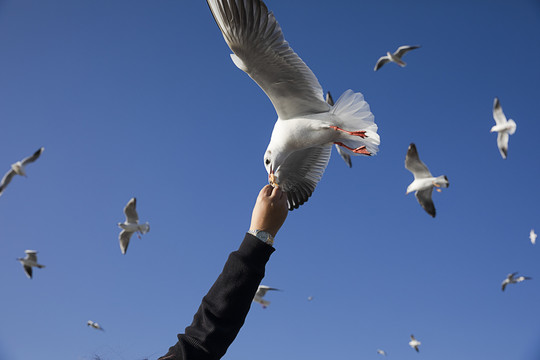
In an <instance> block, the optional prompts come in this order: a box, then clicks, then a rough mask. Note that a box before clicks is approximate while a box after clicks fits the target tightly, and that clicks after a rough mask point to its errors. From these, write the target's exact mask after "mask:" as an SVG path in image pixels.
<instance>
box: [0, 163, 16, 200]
mask: <svg viewBox="0 0 540 360" xmlns="http://www.w3.org/2000/svg"><path fill="white" fill-rule="evenodd" d="M15 175H16V173H15V171H14V170H13V169H11V170H9V171H8V172H7V173H6V175H4V178H3V179H2V182H1V183H0V195H2V193H3V192H4V190H5V189H6V187H7V186H8V184H9V183H10V182H11V179H13V177H14V176H15Z"/></svg>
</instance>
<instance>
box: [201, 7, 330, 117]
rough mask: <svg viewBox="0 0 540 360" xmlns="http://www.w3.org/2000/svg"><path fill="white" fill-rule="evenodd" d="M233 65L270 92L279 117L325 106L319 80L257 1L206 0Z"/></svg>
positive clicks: (296, 114) (312, 111) (266, 10)
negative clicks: (227, 47) (228, 49)
mask: <svg viewBox="0 0 540 360" xmlns="http://www.w3.org/2000/svg"><path fill="white" fill-rule="evenodd" d="M207 3H208V6H209V7H210V10H211V11H212V14H213V15H214V19H215V20H216V23H217V24H218V26H219V28H220V29H221V32H222V33H223V37H224V38H225V41H226V42H227V45H229V47H230V48H231V50H232V51H233V53H234V54H232V55H231V57H232V59H233V61H234V63H235V65H236V66H237V67H238V68H240V69H241V70H243V71H244V72H246V73H247V74H248V75H249V76H250V77H251V78H252V79H253V80H255V82H256V83H257V84H258V85H259V86H260V87H261V88H262V89H263V91H264V92H265V93H266V95H268V97H269V98H270V100H271V101H272V104H273V105H274V108H275V109H276V112H277V114H278V116H279V118H280V119H282V120H287V119H291V118H294V117H298V116H301V115H306V114H312V113H320V112H325V111H328V110H329V108H330V107H329V106H328V104H326V102H325V101H324V98H323V92H322V88H321V85H320V84H319V81H318V80H317V78H316V77H315V75H314V74H313V72H312V71H311V70H310V69H309V67H307V65H306V64H305V63H304V62H303V61H302V59H300V57H299V56H298V55H297V54H296V53H295V52H294V51H293V50H292V49H291V47H290V46H289V43H288V42H287V41H285V38H284V37H283V33H282V31H281V27H280V26H279V24H278V22H277V21H276V19H275V18H274V14H273V13H272V12H269V11H268V8H267V7H266V5H265V4H264V3H263V2H262V1H261V0H207Z"/></svg>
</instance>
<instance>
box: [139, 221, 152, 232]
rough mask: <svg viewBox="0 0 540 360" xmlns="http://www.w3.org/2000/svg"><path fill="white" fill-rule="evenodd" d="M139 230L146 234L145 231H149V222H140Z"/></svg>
mask: <svg viewBox="0 0 540 360" xmlns="http://www.w3.org/2000/svg"><path fill="white" fill-rule="evenodd" d="M140 231H141V234H146V233H147V232H149V231H150V224H148V223H146V224H142V225H141V226H140Z"/></svg>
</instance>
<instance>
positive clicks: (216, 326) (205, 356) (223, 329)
mask: <svg viewBox="0 0 540 360" xmlns="http://www.w3.org/2000/svg"><path fill="white" fill-rule="evenodd" d="M273 252H274V248H273V247H272V246H270V245H267V244H265V243H264V242H262V241H261V240H259V239H258V238H256V237H255V236H253V235H250V234H246V237H245V238H244V241H243V242H242V244H241V245H240V248H239V249H238V250H237V251H234V252H232V253H231V254H230V255H229V258H228V260H227V262H226V263H225V266H224V267H223V271H222V272H221V274H220V275H219V277H218V278H217V280H216V282H215V283H214V285H213V286H212V287H211V288H210V291H208V294H206V296H205V297H204V298H203V299H202V302H201V306H200V307H199V310H198V311H197V313H196V314H195V316H194V317H193V322H192V323H191V325H190V326H188V327H187V328H186V330H185V334H179V335H178V342H177V343H176V345H174V346H172V347H171V348H169V352H168V353H167V354H166V355H164V356H162V357H160V358H159V359H158V360H173V359H174V360H217V359H221V357H222V356H223V355H225V352H226V351H227V349H228V347H229V345H231V343H232V342H233V340H234V339H235V338H236V335H237V334H238V332H239V331H240V328H241V327H242V325H244V320H245V318H246V316H247V314H248V311H249V308H250V306H251V302H252V300H253V296H255V292H256V291H257V287H258V286H259V284H260V282H261V280H262V278H263V277H264V268H265V265H266V263H267V262H268V260H269V259H270V255H271V254H272V253H273Z"/></svg>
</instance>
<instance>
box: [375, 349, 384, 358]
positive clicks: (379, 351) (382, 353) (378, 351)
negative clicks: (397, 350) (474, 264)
mask: <svg viewBox="0 0 540 360" xmlns="http://www.w3.org/2000/svg"><path fill="white" fill-rule="evenodd" d="M377 354H380V355H382V356H386V351H384V350H381V349H377Z"/></svg>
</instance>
